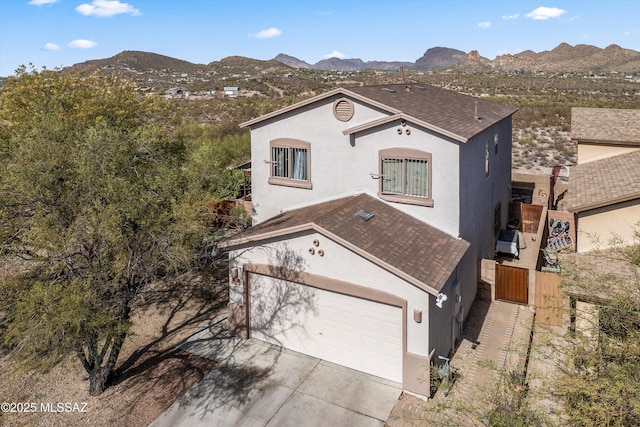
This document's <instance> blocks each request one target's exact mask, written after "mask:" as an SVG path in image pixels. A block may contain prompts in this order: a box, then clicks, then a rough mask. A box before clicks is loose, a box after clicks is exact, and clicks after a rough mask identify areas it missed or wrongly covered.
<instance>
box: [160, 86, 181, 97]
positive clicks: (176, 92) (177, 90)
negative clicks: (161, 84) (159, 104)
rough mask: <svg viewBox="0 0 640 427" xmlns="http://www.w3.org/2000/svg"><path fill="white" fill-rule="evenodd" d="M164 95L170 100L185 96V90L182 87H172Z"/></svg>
mask: <svg viewBox="0 0 640 427" xmlns="http://www.w3.org/2000/svg"><path fill="white" fill-rule="evenodd" d="M164 95H165V96H166V97H169V98H174V97H177V96H182V95H184V90H183V89H182V88H181V87H172V88H170V89H167V90H165V91H164Z"/></svg>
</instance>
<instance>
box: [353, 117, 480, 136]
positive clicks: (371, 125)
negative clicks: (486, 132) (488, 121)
mask: <svg viewBox="0 0 640 427" xmlns="http://www.w3.org/2000/svg"><path fill="white" fill-rule="evenodd" d="M395 120H406V121H409V122H412V123H415V124H416V125H419V126H421V127H423V128H425V129H429V130H432V131H434V132H437V133H439V134H441V135H444V136H447V137H449V138H451V139H454V140H456V141H459V142H463V143H466V142H468V141H469V139H468V138H465V137H463V136H461V135H458V134H455V133H453V132H450V131H448V130H445V129H442V128H440V127H438V126H434V125H432V124H430V123H427V122H425V121H422V120H419V119H416V118H415V117H411V116H409V115H406V114H404V113H398V114H393V115H391V116H387V117H383V118H380V119H376V120H372V121H370V122H367V123H363V124H360V125H357V126H354V127H351V128H347V129H345V130H343V131H342V134H343V135H353V134H356V133H358V132H363V131H366V130H369V129H373V128H375V127H378V126H382V125H385V124H387V123H391V122H393V121H395Z"/></svg>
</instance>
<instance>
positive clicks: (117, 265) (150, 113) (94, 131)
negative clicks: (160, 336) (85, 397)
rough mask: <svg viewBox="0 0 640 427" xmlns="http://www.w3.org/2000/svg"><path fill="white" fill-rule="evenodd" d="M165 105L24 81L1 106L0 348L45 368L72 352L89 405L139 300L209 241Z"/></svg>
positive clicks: (73, 82)
mask: <svg viewBox="0 0 640 427" xmlns="http://www.w3.org/2000/svg"><path fill="white" fill-rule="evenodd" d="M160 102H161V101H157V100H153V99H150V98H144V97H140V96H138V95H137V94H136V93H135V92H134V91H133V88H132V87H131V86H130V85H128V84H127V83H126V82H123V81H122V80H120V79H118V78H117V77H103V76H99V75H91V76H79V75H64V74H62V73H60V72H57V71H48V70H43V71H35V70H31V71H27V70H25V69H22V70H20V71H19V72H18V73H17V75H16V77H10V78H8V79H7V81H6V85H5V86H4V87H3V88H2V89H1V93H0V161H1V162H2V164H3V172H2V174H1V175H0V255H1V256H2V261H3V262H8V261H11V262H12V264H13V265H12V268H11V271H12V273H13V274H12V275H11V276H10V277H9V278H8V279H7V280H5V281H4V282H2V283H0V293H1V294H3V295H6V296H7V297H6V298H2V301H1V302H0V312H3V311H4V312H5V313H6V316H5V321H4V324H3V325H0V327H3V328H4V331H3V332H4V344H5V346H8V347H9V348H10V349H11V350H12V351H13V353H14V355H15V356H16V357H17V358H19V359H20V360H22V361H25V362H28V363H29V365H30V366H40V367H44V368H46V367H49V366H52V364H55V363H56V362H57V361H59V360H60V359H61V358H62V357H63V356H65V355H66V354H68V353H69V352H75V354H77V356H78V357H79V359H80V361H81V362H82V366H83V367H84V369H85V370H86V371H87V373H88V374H89V380H90V386H89V391H90V394H91V395H98V394H100V393H102V392H103V391H104V389H105V388H106V386H107V383H108V380H109V377H110V375H112V373H113V372H114V368H115V366H116V362H117V359H118V355H119V353H120V350H121V348H122V345H123V342H124V341H125V338H126V337H127V334H128V332H129V328H130V325H131V320H130V311H131V307H132V302H133V301H134V300H135V298H136V296H137V295H138V294H139V293H140V292H141V290H142V289H143V288H144V287H145V286H147V285H148V284H149V283H150V282H151V281H153V280H154V279H156V278H158V277H160V276H162V275H165V274H168V273H171V272H174V271H178V270H180V269H183V268H185V267H186V266H188V265H189V263H190V261H191V260H192V258H193V255H194V253H195V252H196V251H195V249H196V247H197V246H198V245H200V244H201V242H202V241H203V237H204V236H205V234H206V233H207V230H206V229H205V228H204V227H203V226H202V225H201V223H200V222H198V221H197V218H196V217H197V212H194V210H192V209H190V204H191V202H190V198H189V197H188V195H189V194H191V193H192V192H193V190H192V188H191V187H190V180H189V177H188V176H187V173H186V171H187V167H186V166H185V161H186V160H187V159H188V158H189V154H188V153H187V148H188V147H187V145H186V144H185V140H184V138H180V137H179V136H175V135H174V134H173V133H172V132H171V130H170V129H168V128H166V127H164V126H162V125H160V124H158V123H163V121H161V120H155V121H154V120H153V118H154V117H156V118H158V117H162V116H161V113H162V111H163V110H162V105H161V103H160ZM166 122H167V121H164V123H166ZM212 173H215V172H212ZM209 189H210V187H205V188H201V189H200V190H199V191H198V193H197V194H198V195H203V194H205V193H206V191H207V190H209ZM190 192H191V193H190Z"/></svg>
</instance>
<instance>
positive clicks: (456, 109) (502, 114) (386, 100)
mask: <svg viewBox="0 0 640 427" xmlns="http://www.w3.org/2000/svg"><path fill="white" fill-rule="evenodd" d="M340 95H342V96H349V97H352V98H354V99H359V100H361V101H363V102H365V103H369V104H372V105H375V106H376V107H377V108H380V109H382V110H384V111H386V112H387V113H389V114H390V115H391V116H398V117H402V118H405V119H406V120H408V121H413V122H415V123H416V124H419V125H421V126H424V127H426V128H428V129H432V130H434V131H436V132H440V133H443V134H445V135H447V136H449V137H452V138H454V139H456V140H459V141H461V142H466V141H467V140H469V139H470V138H472V137H473V136H475V135H477V134H478V133H480V132H482V131H483V130H484V129H486V128H488V127H489V126H491V125H493V124H495V123H497V122H499V121H500V120H502V119H504V118H506V117H509V116H510V115H512V114H513V113H515V112H516V111H517V110H518V109H517V108H513V107H509V106H508V105H504V104H497V103H494V102H490V101H487V100H484V99H481V98H476V97H473V96H470V95H464V94H461V93H458V92H454V91H451V90H446V89H440V88H436V87H433V86H428V85H406V84H396V85H384V86H359V87H351V88H337V89H334V90H332V91H329V92H326V93H324V94H321V95H318V96H315V97H313V98H309V99H307V100H305V101H302V102H299V103H297V104H294V105H291V106H288V107H285V108H282V109H280V110H277V111H274V112H272V113H269V114H266V115H264V116H261V117H258V118H255V119H253V120H249V121H247V122H244V123H241V124H240V126H241V127H246V126H253V125H255V124H258V123H260V122H263V121H265V120H269V119H271V118H274V117H277V116H279V115H281V114H284V113H286V112H290V111H294V110H296V109H297V108H300V107H303V106H306V105H310V104H313V103H314V102H317V101H320V100H323V99H327V98H330V97H337V96H340ZM373 123H374V124H375V123H376V122H373ZM362 125H363V124H362V123H360V124H358V125H357V126H358V127H361V126H362ZM364 126H365V127H366V124H364Z"/></svg>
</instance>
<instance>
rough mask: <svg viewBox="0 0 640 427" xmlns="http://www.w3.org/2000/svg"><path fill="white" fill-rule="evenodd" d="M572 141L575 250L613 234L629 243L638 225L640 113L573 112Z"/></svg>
mask: <svg viewBox="0 0 640 427" xmlns="http://www.w3.org/2000/svg"><path fill="white" fill-rule="evenodd" d="M571 137H572V139H573V140H575V141H577V143H578V164H577V165H576V166H573V167H572V168H571V172H570V178H569V190H568V192H567V199H566V206H567V209H568V210H569V211H570V212H572V213H574V215H575V221H576V230H577V239H576V240H577V251H578V252H581V253H582V252H589V251H591V250H593V249H596V248H597V247H599V246H600V247H601V246H606V244H607V242H608V241H609V240H610V239H611V238H613V237H614V236H615V237H616V238H619V239H621V241H622V242H628V243H631V242H632V240H633V232H634V228H635V227H636V226H637V224H638V221H640V168H639V167H638V165H640V110H633V109H628V110H621V109H606V108H572V109H571Z"/></svg>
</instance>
